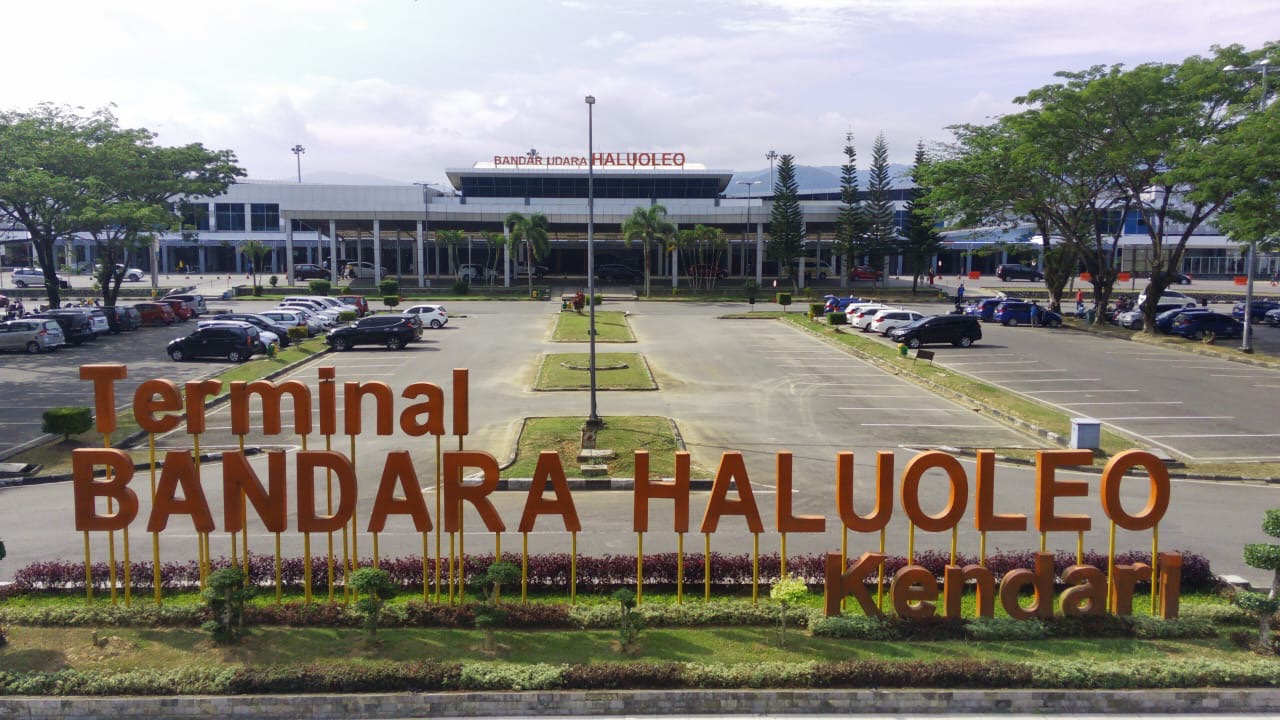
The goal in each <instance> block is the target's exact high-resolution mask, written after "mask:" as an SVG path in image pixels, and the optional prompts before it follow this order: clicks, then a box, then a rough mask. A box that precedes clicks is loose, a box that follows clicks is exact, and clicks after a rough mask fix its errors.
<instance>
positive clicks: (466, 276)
mask: <svg viewBox="0 0 1280 720" xmlns="http://www.w3.org/2000/svg"><path fill="white" fill-rule="evenodd" d="M457 275H458V278H459V279H461V280H464V281H466V282H493V281H495V280H497V279H498V271H497V270H494V269H493V268H491V267H485V266H484V265H477V264H475V263H468V264H466V265H459V266H458V273H457Z"/></svg>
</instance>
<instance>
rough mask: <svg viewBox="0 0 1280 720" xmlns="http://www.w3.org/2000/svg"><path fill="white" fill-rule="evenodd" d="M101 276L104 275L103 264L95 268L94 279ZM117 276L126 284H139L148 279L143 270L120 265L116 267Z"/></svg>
mask: <svg viewBox="0 0 1280 720" xmlns="http://www.w3.org/2000/svg"><path fill="white" fill-rule="evenodd" d="M101 274H102V265H101V264H98V265H95V266H94V267H93V275H94V277H98V276H100V275H101ZM115 274H116V277H119V278H121V279H123V280H124V281H125V282H138V281H140V280H142V278H144V277H146V273H145V272H143V271H142V270H141V269H139V268H131V267H125V266H124V265H120V264H117V265H116V270H115Z"/></svg>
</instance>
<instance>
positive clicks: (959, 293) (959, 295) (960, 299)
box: [956, 283, 964, 307]
mask: <svg viewBox="0 0 1280 720" xmlns="http://www.w3.org/2000/svg"><path fill="white" fill-rule="evenodd" d="M963 304H964V283H960V287H958V288H956V307H960V306H961V305H963Z"/></svg>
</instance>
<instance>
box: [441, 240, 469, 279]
mask: <svg viewBox="0 0 1280 720" xmlns="http://www.w3.org/2000/svg"><path fill="white" fill-rule="evenodd" d="M466 240H467V236H466V235H465V234H464V233H463V232H462V231H461V230H441V231H439V232H437V233H436V242H442V243H444V245H445V247H447V248H449V269H450V270H451V271H452V272H453V274H454V276H455V277H456V276H457V274H458V246H459V245H461V244H462V243H464V242H466Z"/></svg>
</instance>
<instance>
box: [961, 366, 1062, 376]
mask: <svg viewBox="0 0 1280 720" xmlns="http://www.w3.org/2000/svg"><path fill="white" fill-rule="evenodd" d="M965 372H967V373H972V374H974V375H978V374H981V373H984V372H993V373H1001V374H1004V375H1008V374H1010V373H1055V372H1067V371H1066V370H1055V369H1053V368H1045V369H1044V370H965Z"/></svg>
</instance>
